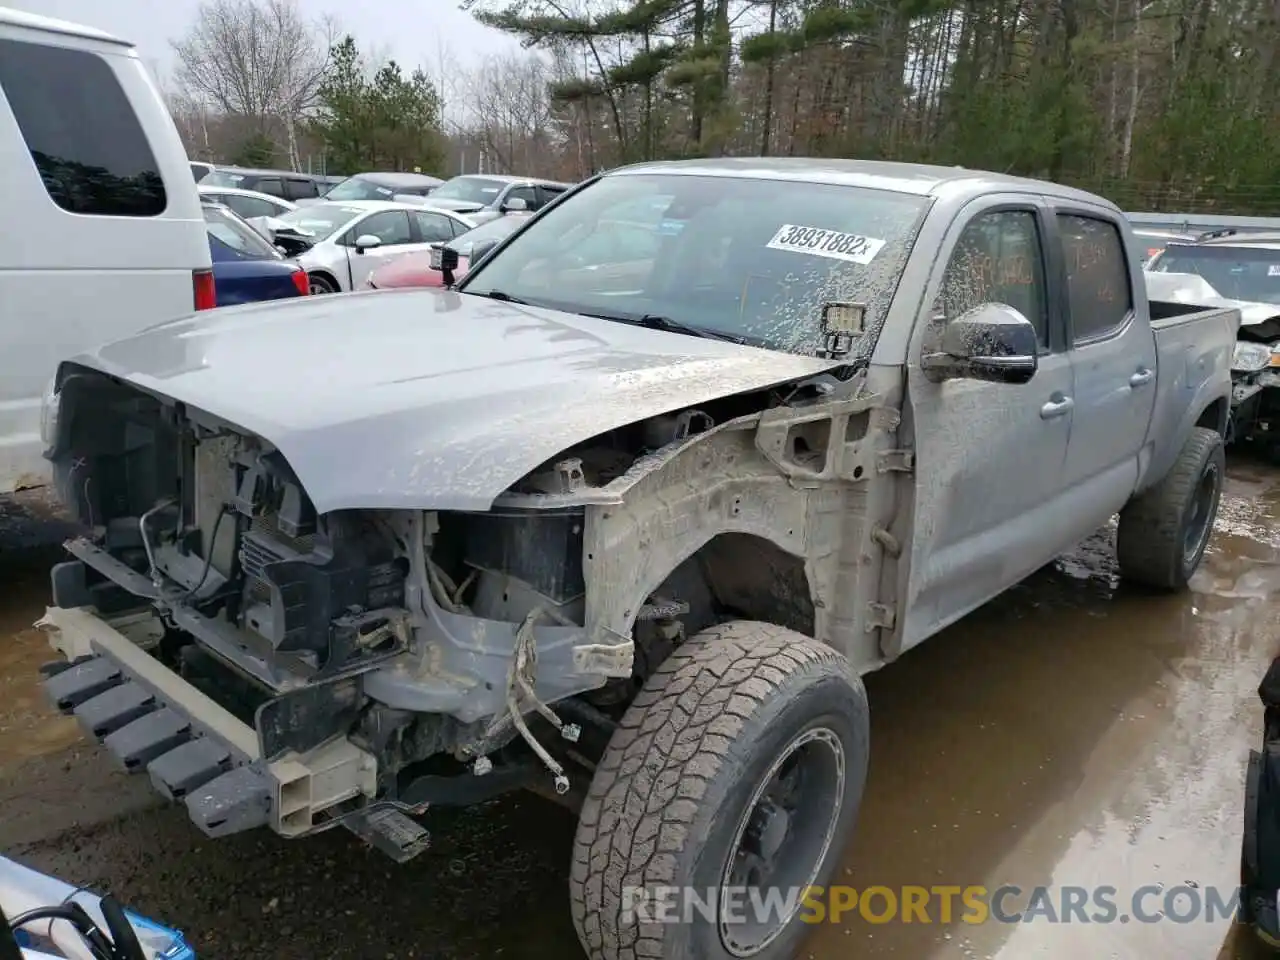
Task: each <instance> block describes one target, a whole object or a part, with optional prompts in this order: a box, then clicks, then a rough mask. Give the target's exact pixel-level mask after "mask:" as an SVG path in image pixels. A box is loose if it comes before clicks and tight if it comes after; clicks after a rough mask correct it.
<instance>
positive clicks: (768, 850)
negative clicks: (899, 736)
mask: <svg viewBox="0 0 1280 960" xmlns="http://www.w3.org/2000/svg"><path fill="white" fill-rule="evenodd" d="M869 736H870V716H869V711H868V709H867V699H866V692H865V691H864V689H863V686H862V681H861V680H860V679H859V678H858V677H856V676H855V675H854V674H853V672H852V670H851V669H850V667H849V665H848V663H847V661H846V660H845V659H844V658H843V657H842V656H840V655H839V654H838V653H836V652H835V651H834V650H832V649H830V648H829V647H826V646H824V645H822V644H819V643H817V642H815V641H814V640H811V639H810V638H808V637H805V636H803V635H801V634H798V633H795V632H793V631H790V630H786V629H783V628H781V627H777V626H773V625H771V624H766V623H757V622H751V621H736V622H732V623H728V624H724V625H721V626H718V627H713V628H711V629H709V630H706V631H704V632H702V633H700V634H698V635H696V636H694V637H692V638H690V639H689V640H688V641H686V642H685V643H684V644H683V645H682V646H681V647H680V648H679V649H677V650H676V652H675V653H673V654H672V655H671V656H670V657H669V658H668V659H667V660H666V661H665V662H664V663H663V664H662V665H661V666H660V667H659V668H658V669H657V670H656V671H655V672H654V674H653V675H652V676H651V677H650V678H649V680H648V682H647V683H646V684H645V686H644V688H643V689H642V690H641V691H640V693H639V694H637V696H636V698H635V700H634V701H633V702H632V704H631V706H630V707H629V708H628V710H627V713H626V716H625V717H624V718H623V720H622V724H621V725H620V726H619V728H618V730H617V731H616V732H615V733H614V735H613V738H612V740H611V741H610V743H609V746H608V748H607V750H606V751H605V754H604V757H603V758H602V759H601V761H600V764H599V766H598V767H597V768H596V772H595V776H594V778H593V779H592V781H591V786H590V789H589V791H588V794H587V798H586V801H585V803H584V804H583V807H582V812H581V816H580V818H579V821H578V830H577V835H576V837H575V838H574V846H573V863H572V867H571V871H570V880H569V888H570V895H571V903H572V910H573V922H574V926H575V927H576V928H577V931H578V938H579V939H580V940H581V942H582V945H583V948H584V949H585V951H586V953H587V956H588V957H589V958H590V960H639V958H648V957H653V958H664V957H665V958H681V960H686V958H688V960H692V958H697V960H731V958H732V960H740V958H744V957H750V958H751V960H790V958H792V957H793V956H794V955H795V951H796V949H797V948H798V946H799V943H800V941H801V939H802V938H803V936H804V935H805V934H806V933H807V932H808V930H807V925H806V924H805V923H803V922H802V921H801V919H800V917H801V912H800V911H798V910H797V911H792V912H790V913H789V915H788V914H787V913H785V912H784V911H783V910H777V911H776V912H775V913H774V915H773V918H772V919H773V921H774V922H766V923H763V924H759V925H758V926H756V927H753V925H751V924H748V923H741V922H733V919H734V918H733V915H732V914H726V913H725V912H724V911H723V910H722V909H721V908H720V904H719V902H718V900H717V898H716V896H715V894H718V892H719V891H720V890H722V889H724V888H726V887H729V888H734V887H739V888H740V887H747V888H751V887H757V886H758V887H760V888H762V890H761V894H762V895H763V894H765V893H766V892H767V891H768V890H769V889H770V888H777V889H778V890H779V893H780V894H781V896H783V897H786V896H787V894H788V892H789V891H790V890H792V889H803V888H804V887H806V886H808V885H810V884H818V885H823V884H825V883H826V882H827V879H828V877H829V876H830V874H831V873H832V872H833V871H834V869H835V866H836V864H837V863H838V861H839V858H840V857H841V855H842V854H843V853H844V849H845V846H846V844H847V842H848V839H849V836H850V834H851V833H852V830H853V825H854V821H855V819H856V817H857V811H858V806H859V803H860V801H861V799H862V790H863V785H864V783H865V781H866V773H867V759H868V740H869ZM661 888H676V890H677V892H678V893H679V892H682V891H691V892H693V894H695V895H696V896H697V897H698V898H700V901H699V902H700V903H706V904H710V909H711V910H712V911H714V915H712V916H707V915H705V912H704V910H703V909H702V908H701V907H700V906H691V904H690V901H689V900H687V899H682V898H681V897H679V896H677V897H674V898H673V899H672V900H670V901H659V902H656V903H655V902H654V901H652V900H651V901H649V902H648V904H646V903H645V901H643V900H641V899H639V898H638V896H637V890H639V891H642V892H643V893H648V894H650V895H652V896H658V895H661V894H655V891H657V890H660V889H661ZM709 891H710V892H712V894H713V895H710V896H709V895H708V893H709ZM768 902H769V901H767V900H766V901H765V903H768ZM664 903H669V904H670V906H671V908H672V911H673V913H674V916H676V917H678V918H679V919H680V921H682V922H674V923H673V922H667V923H662V922H656V920H657V919H658V915H660V913H661V911H662V910H663V906H662V904H664ZM750 903H751V900H750V899H749V895H748V896H744V897H743V898H742V899H741V900H739V901H738V903H737V905H736V906H737V911H738V915H739V917H742V916H744V915H745V918H746V919H747V920H752V919H756V915H755V914H754V913H753V911H752V910H751V909H750V908H749V904H750ZM788 906H789V904H788ZM686 919H688V920H689V921H690V922H683V921H684V920H686Z"/></svg>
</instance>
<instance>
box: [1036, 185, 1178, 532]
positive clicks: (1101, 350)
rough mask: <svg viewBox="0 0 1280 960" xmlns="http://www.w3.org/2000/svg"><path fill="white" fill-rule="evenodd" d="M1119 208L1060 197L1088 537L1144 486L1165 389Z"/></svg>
mask: <svg viewBox="0 0 1280 960" xmlns="http://www.w3.org/2000/svg"><path fill="white" fill-rule="evenodd" d="M1117 216H1118V215H1117V214H1115V213H1112V212H1109V211H1107V210H1106V209H1105V208H1096V209H1095V208H1091V207H1085V206H1080V205H1076V204H1072V205H1070V206H1066V205H1064V204H1063V203H1062V202H1061V201H1056V202H1054V216H1053V221H1054V231H1055V234H1056V245H1057V246H1058V248H1059V249H1060V251H1061V263H1062V267H1061V269H1062V272H1063V280H1064V282H1063V292H1064V294H1065V304H1064V305H1065V307H1066V311H1067V331H1068V335H1069V337H1070V340H1071V350H1070V354H1071V364H1072V367H1073V368H1074V372H1075V381H1076V411H1075V421H1074V422H1073V423H1072V425H1071V443H1070V445H1069V446H1068V447H1067V463H1066V480H1067V482H1068V483H1069V484H1070V485H1071V486H1072V488H1073V489H1072V491H1071V497H1070V499H1071V503H1072V508H1071V509H1072V513H1073V515H1074V516H1076V517H1078V518H1079V531H1078V533H1079V536H1080V537H1085V536H1088V535H1089V534H1090V533H1092V532H1093V531H1094V530H1096V529H1097V528H1098V527H1100V526H1101V525H1102V524H1104V523H1105V522H1106V521H1107V520H1108V518H1110V517H1111V515H1112V514H1114V513H1116V512H1117V511H1118V510H1119V509H1120V508H1121V507H1123V506H1124V504H1125V502H1126V501H1127V500H1128V499H1129V496H1130V494H1132V493H1133V491H1134V489H1135V488H1136V487H1137V485H1138V477H1139V474H1140V468H1141V462H1140V461H1144V458H1145V456H1146V455H1149V454H1144V452H1143V451H1144V447H1145V446H1146V443H1147V430H1148V428H1149V427H1150V425H1151V414H1152V411H1153V410H1154V408H1155V398H1156V341H1155V336H1154V335H1153V334H1152V332H1151V322H1150V318H1149V317H1148V316H1147V315H1146V314H1145V313H1140V312H1139V311H1138V310H1137V309H1136V306H1135V304H1136V298H1135V296H1134V289H1133V287H1134V284H1135V283H1136V282H1141V278H1140V277H1137V278H1135V276H1134V271H1135V269H1136V267H1134V266H1133V265H1132V264H1131V257H1130V255H1129V253H1128V248H1127V246H1126V245H1125V241H1124V234H1123V233H1122V231H1121V229H1120V225H1119V224H1118V223H1117V222H1116V218H1117Z"/></svg>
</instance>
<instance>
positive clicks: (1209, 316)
mask: <svg viewBox="0 0 1280 960" xmlns="http://www.w3.org/2000/svg"><path fill="white" fill-rule="evenodd" d="M1149 307H1150V316H1151V333H1152V335H1153V336H1154V337H1155V342H1156V399H1155V410H1154V412H1153V414H1152V417H1151V426H1150V427H1149V428H1148V432H1147V443H1148V448H1149V451H1150V453H1149V456H1150V459H1149V460H1148V462H1147V464H1146V469H1145V470H1144V471H1143V477H1142V480H1141V484H1140V486H1141V487H1142V488H1145V487H1148V486H1150V485H1151V484H1153V483H1155V482H1156V481H1158V480H1159V479H1160V478H1161V477H1163V476H1164V475H1165V473H1167V472H1168V470H1169V467H1170V466H1171V465H1172V464H1173V461H1174V459H1175V458H1176V457H1177V455H1178V451H1179V450H1180V449H1181V446H1182V443H1183V441H1184V440H1185V438H1186V437H1187V435H1188V432H1189V430H1190V429H1191V427H1193V426H1195V422H1194V419H1195V418H1196V417H1197V412H1198V411H1200V410H1204V409H1205V406H1206V397H1207V396H1208V395H1209V394H1213V393H1215V392H1220V390H1219V385H1220V384H1221V382H1222V381H1223V380H1224V379H1226V378H1229V377H1230V375H1231V372H1230V371H1231V356H1232V352H1233V351H1234V349H1235V343H1236V333H1237V331H1238V330H1239V329H1240V311H1239V310H1237V309H1235V308H1233V307H1203V306H1200V305H1198V304H1191V303H1177V302H1173V301H1168V300H1152V301H1150V303H1149ZM1226 413H1227V411H1226V408H1225V402H1224V404H1223V409H1222V410H1220V411H1219V410H1217V409H1216V408H1213V414H1214V417H1215V418H1221V419H1215V422H1213V423H1206V424H1204V425H1205V426H1212V427H1215V428H1216V427H1218V426H1219V425H1220V423H1221V422H1225V417H1226Z"/></svg>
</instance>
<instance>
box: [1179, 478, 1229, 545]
mask: <svg viewBox="0 0 1280 960" xmlns="http://www.w3.org/2000/svg"><path fill="white" fill-rule="evenodd" d="M1219 479H1220V476H1219V474H1218V465H1217V464H1216V463H1210V464H1208V466H1206V467H1205V471H1204V473H1202V474H1201V475H1200V480H1199V482H1198V483H1196V490H1195V493H1194V494H1193V495H1192V498H1191V515H1190V516H1189V517H1188V518H1187V528H1186V533H1185V534H1184V535H1183V541H1182V560H1183V563H1185V564H1186V565H1187V566H1188V567H1193V566H1195V564H1196V562H1197V561H1198V560H1199V559H1200V554H1201V553H1203V552H1204V548H1205V545H1206V544H1208V542H1209V533H1210V531H1211V530H1212V529H1213V508H1214V505H1215V504H1216V503H1217V502H1218V482H1219Z"/></svg>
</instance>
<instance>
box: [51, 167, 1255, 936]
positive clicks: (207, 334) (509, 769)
mask: <svg viewBox="0 0 1280 960" xmlns="http://www.w3.org/2000/svg"><path fill="white" fill-rule="evenodd" d="M620 219H625V220H627V221H628V222H629V223H635V222H645V223H648V224H649V225H650V228H651V230H652V238H651V242H649V243H648V244H638V243H631V242H629V243H628V244H625V245H618V244H616V243H614V242H613V238H612V236H611V234H610V232H609V227H608V224H609V223H613V222H617V221H618V220H620ZM602 224H603V225H604V226H601V225H602ZM1138 263H1139V258H1138V257H1137V256H1136V255H1135V254H1134V247H1133V238H1132V234H1131V228H1130V227H1129V225H1128V224H1127V223H1126V221H1125V219H1124V217H1123V216H1122V214H1121V213H1120V211H1119V210H1118V209H1117V208H1116V207H1115V206H1113V205H1112V204H1110V203H1107V202H1105V201H1103V200H1101V199H1099V198H1097V197H1094V196H1091V195H1089V194H1085V193H1081V192H1078V191H1075V190H1070V189H1066V188H1063V187H1059V186H1055V185H1053V184H1050V183H1041V182H1036V181H1030V180H1021V179H1015V178H1011V177H1005V176H997V175H992V174H986V173H981V172H975V171H968V170H960V169H950V168H933V167H921V166H911V165H900V164H887V163H863V162H840V161H809V160H799V159H789V160H771V159H741V160H729V159H722V160H706V161H690V162H680V163H670V164H646V165H641V166H633V167H627V168H624V169H620V170H615V171H612V172H610V173H608V174H605V175H603V176H599V177H595V178H593V179H591V180H590V181H587V182H585V183H583V184H581V185H579V186H578V187H576V188H575V189H573V190H572V191H570V192H569V193H567V194H566V195H565V196H563V197H562V198H560V199H559V200H557V201H556V202H555V203H553V204H551V205H549V206H548V207H547V208H546V209H544V210H543V211H540V212H539V213H538V215H537V216H536V217H533V218H531V219H530V220H529V221H528V222H527V223H526V224H524V225H523V226H522V227H521V228H520V229H519V230H518V231H516V232H515V233H514V234H512V235H511V236H510V237H509V238H508V239H506V240H504V241H502V242H501V243H500V244H499V245H498V246H497V247H496V248H495V249H493V250H491V251H490V252H488V253H487V254H485V255H484V256H482V257H480V258H478V262H477V263H476V264H475V265H473V267H472V269H471V270H470V272H469V273H468V274H467V276H466V278H465V280H463V281H462V282H461V283H459V284H457V285H455V286H454V287H453V288H451V289H445V290H431V291H427V290H416V291H415V290H400V291H374V292H370V293H359V294H351V295H344V296H342V297H326V298H320V299H316V300H312V301H310V302H308V301H306V300H302V301H297V302H291V303H273V304H263V305H257V306H249V307H243V308H235V309H228V310H220V311H216V312H215V313H213V314H210V315H207V316H203V317H200V318H199V319H197V318H191V319H188V320H182V321H177V322H173V323H169V324H166V325H163V326H160V327H156V328H153V329H151V330H149V331H147V332H145V333H143V334H141V335H139V336H136V337H134V338H132V339H129V340H124V341H121V342H117V343H113V344H111V345H109V346H105V347H103V348H102V349H100V350H98V351H97V352H95V353H93V354H91V355H87V356H81V357H79V358H77V359H75V360H74V361H71V362H68V363H66V364H64V365H63V366H62V367H61V369H60V371H59V375H58V378H57V380H56V383H55V385H54V388H53V389H52V390H51V391H50V398H49V403H48V407H47V410H46V414H45V418H44V422H45V428H46V436H47V443H48V453H47V456H48V457H49V458H50V459H51V460H52V461H53V464H54V467H55V473H56V476H57V479H58V486H59V490H60V492H61V494H62V496H63V498H64V499H65V501H66V503H67V505H68V506H69V507H70V508H71V509H72V510H73V511H74V512H75V514H76V516H78V517H79V518H80V519H81V520H82V521H83V523H84V524H85V525H86V527H87V528H88V529H89V531H90V532H89V533H88V534H87V535H85V536H83V537H81V538H79V539H75V540H73V541H71V542H69V543H68V545H67V547H68V550H69V551H70V554H71V555H72V556H71V559H69V560H68V561H66V562H65V563H63V564H61V565H59V566H58V567H56V568H55V569H54V571H53V574H52V578H53V597H54V606H53V607H51V608H50V609H49V611H48V612H47V614H46V616H45V617H44V619H43V620H42V624H43V625H44V626H45V627H46V629H47V630H48V632H49V635H50V638H51V642H52V643H53V645H54V646H55V648H56V649H58V650H59V651H61V653H62V654H63V655H64V658H65V659H62V660H59V661H57V662H56V663H54V664H51V665H50V666H49V667H48V670H47V672H48V677H47V679H46V681H45V682H46V688H47V690H48V692H49V695H50V696H51V697H52V699H53V700H54V701H55V702H56V703H57V704H58V706H59V707H60V708H61V709H63V710H65V711H68V712H71V713H74V714H75V715H77V716H78V717H79V719H80V720H81V722H82V723H83V724H84V726H85V727H86V728H87V729H88V730H89V731H90V732H91V733H92V734H93V735H94V736H95V737H97V738H98V739H100V740H102V741H103V742H104V743H105V745H106V747H107V749H108V750H109V751H110V752H111V753H112V754H113V755H114V756H115V757H117V758H118V760H119V761H120V762H121V763H122V764H123V765H124V766H125V767H126V768H128V769H130V770H136V771H146V772H147V773H148V774H149V776H150V778H151V780H152V782H153V783H154V785H155V786H156V788H157V789H158V790H159V791H160V792H162V793H163V794H165V795H166V796H168V797H171V798H175V799H180V800H182V801H183V802H184V803H185V804H186V806H187V809H188V811H189V813H190V816H191V818H192V819H193V820H194V821H195V823H196V824H197V825H198V826H199V828H200V829H201V830H203V831H205V832H206V833H207V834H209V835H211V836H221V835H224V834H228V833H234V832H236V831H239V830H244V829H249V828H255V827H260V826H264V825H265V826H269V827H270V828H272V829H274V830H275V831H277V832H278V833H280V834H283V835H285V836H288V837H299V836H303V835H306V834H312V833H315V832H317V831H321V830H325V829H328V828H330V827H335V826H343V827H346V828H349V829H350V830H352V831H354V832H355V833H356V834H357V835H359V836H360V837H362V838H364V839H365V840H367V841H368V842H369V843H370V844H372V845H374V846H376V847H377V848H379V849H381V850H383V851H385V852H387V853H388V854H389V855H391V856H392V857H394V858H396V859H397V860H404V859H407V858H408V857H411V856H413V855H414V854H415V853H417V852H419V851H420V850H421V849H422V848H423V846H424V845H425V844H426V843H427V842H428V835H427V833H426V830H425V829H424V827H423V826H422V820H423V816H424V815H427V814H428V809H429V807H431V806H441V805H451V804H454V805H456V804H467V803H474V802H477V801H480V800H484V799H487V798H489V797H493V796H496V795H497V794H500V793H502V792H503V791H507V790H512V789H517V788H528V789H531V790H534V791H536V792H539V793H542V794H544V795H546V796H549V797H551V798H553V799H556V800H559V801H560V802H562V803H565V804H566V805H568V806H569V807H571V808H572V809H574V810H576V811H577V812H578V817H579V826H578V832H577V836H576V840H575V842H574V849H573V858H572V868H571V873H570V877H569V886H570V894H571V904H572V912H573V917H574V922H575V924H576V927H577V930H578V932H579V935H580V937H581V940H582V943H583V945H584V948H585V949H586V952H587V954H588V956H589V957H591V958H592V960H604V958H621V957H662V956H666V957H689V958H724V957H729V956H733V957H739V958H741V957H767V958H783V957H790V956H792V955H793V952H794V949H795V948H796V944H797V943H798V940H799V938H800V937H801V936H802V934H803V932H804V929H803V927H804V925H803V923H802V922H801V921H800V920H799V918H798V911H797V910H796V909H795V908H796V907H797V906H798V903H797V901H796V899H795V897H794V896H793V894H794V893H795V891H798V890H803V888H804V887H805V886H806V885H808V884H822V883H824V882H825V879H826V878H827V877H828V876H829V874H830V873H831V871H832V868H833V864H834V863H835V861H836V858H837V857H838V856H839V853H840V851H841V849H842V847H843V846H844V845H845V843H846V841H847V839H848V838H849V836H850V833H851V831H852V829H853V826H854V821H855V818H856V815H857V810H858V806H859V801H860V798H861V795H862V791H863V784H864V780H865V777H866V771H867V758H868V749H869V735H870V726H869V713H868V705H867V700H866V694H865V692H864V688H863V684H862V682H861V680H860V676H861V674H863V673H865V672H867V671H870V670H874V669H876V668H878V667H881V666H883V665H885V664H887V663H889V662H890V661H892V660H895V659H897V658H898V657H899V656H900V655H901V654H902V653H903V652H904V651H906V650H908V649H910V648H911V647H913V646H915V645H916V644H918V643H920V642H921V641H923V640H925V639H927V638H928V637H930V636H932V635H933V634H935V633H937V632H938V631H939V630H941V629H942V628H944V627H945V626H947V625H948V624H950V623H952V622H953V621H955V620H957V619H958V618H960V617H962V616H964V615H965V614H966V613H967V612H969V611H970V610H973V609H974V608H975V607H977V606H978V605H980V604H982V603H984V602H985V601H987V600H989V599H991V598H992V597H994V596H995V595H996V594H998V593H1000V592H1001V591H1002V590H1004V589H1006V588H1007V587H1010V586H1012V585H1013V584H1015V583H1016V582H1018V580H1019V579H1021V578H1023V577H1025V576H1027V575H1028V574H1029V573H1031V572H1032V571H1034V570H1036V569H1037V568H1038V567H1041V566H1043V565H1044V564H1046V563H1048V562H1050V561H1051V560H1052V559H1053V558H1054V557H1055V556H1056V555H1057V554H1059V553H1060V552H1062V551H1063V550H1065V549H1067V548H1068V547H1070V546H1071V545H1073V544H1074V543H1075V542H1076V541H1078V540H1080V539H1082V538H1084V537H1085V536H1087V535H1089V534H1090V533H1092V532H1094V531H1095V530H1097V529H1098V528H1099V527H1101V526H1102V525H1104V524H1106V523H1107V522H1108V520H1109V519H1110V518H1112V517H1113V516H1114V515H1116V514H1117V513H1118V514H1119V516H1120V520H1119V534H1118V545H1119V546H1118V552H1119V563H1120V569H1121V570H1122V572H1123V574H1124V575H1125V576H1126V577H1127V578H1129V579H1130V580H1132V581H1135V582H1138V583H1141V584H1145V585H1148V586H1149V587H1151V588H1155V589H1158V590H1176V589H1179V588H1182V587H1184V586H1185V585H1186V583H1187V580H1188V578H1189V577H1190V576H1191V575H1192V573H1193V572H1194V571H1195V569H1196V567H1197V565H1198V564H1199V563H1200V560H1201V557H1202V555H1203V553H1204V550H1205V547H1206V544H1207V542H1208V539H1209V537H1210V533H1211V530H1212V527H1213V518H1214V514H1215V511H1216V508H1217V504H1218V498H1219V494H1220V490H1221V484H1222V479H1223V452H1222V434H1223V430H1224V429H1225V424H1226V419H1227V411H1228V404H1229V397H1230V391H1231V382H1230V373H1229V368H1230V361H1231V355H1232V349H1233V347H1234V345H1235V339H1236V329H1237V326H1238V324H1239V322H1240V316H1239V314H1238V312H1236V311H1234V310H1231V309H1199V308H1196V307H1193V306H1186V305H1178V304H1163V303H1148V301H1147V296H1146V291H1145V287H1144V285H1143V283H1142V279H1141V275H1140V273H1139V272H1138V271H1139V269H1140V268H1139V266H1138ZM1028 642H1035V638H1028ZM427 822H428V823H429V816H428V819H427ZM691 890H693V891H697V892H698V898H699V899H698V901H697V902H698V903H699V904H700V905H701V907H703V908H705V909H700V910H699V911H695V912H696V915H695V916H693V917H691V918H690V919H691V922H689V923H675V924H662V923H656V922H651V921H652V920H653V913H654V910H655V902H656V900H657V899H660V898H665V897H668V896H670V895H671V893H672V891H691ZM762 890H764V891H768V890H774V891H778V890H780V891H781V899H776V897H777V894H775V893H768V892H766V893H764V894H763V896H765V897H767V898H768V899H767V901H766V902H767V903H769V904H772V905H773V906H770V907H769V908H768V909H767V910H766V911H765V912H766V913H767V914H768V916H758V915H755V914H754V913H753V912H752V911H751V910H750V909H744V908H743V904H744V902H757V903H759V902H760V897H759V895H760V894H761V891H762ZM707 891H715V892H716V895H715V896H712V897H711V898H710V900H709V901H707V900H706V895H707ZM788 891H790V894H789V893H788ZM789 896H790V899H788V897H789ZM744 897H745V900H744ZM753 897H754V898H755V899H754V900H753V899H752V898H753ZM734 904H736V905H737V906H736V907H735V906H733V905H734ZM778 904H789V905H790V906H787V907H786V908H778ZM672 906H673V905H672V904H670V903H665V902H664V903H663V904H661V907H662V909H663V910H664V911H665V910H667V908H670V907H672ZM775 908H776V909H775ZM757 912H758V911H757ZM676 915H681V914H680V913H679V911H677V912H676Z"/></svg>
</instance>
